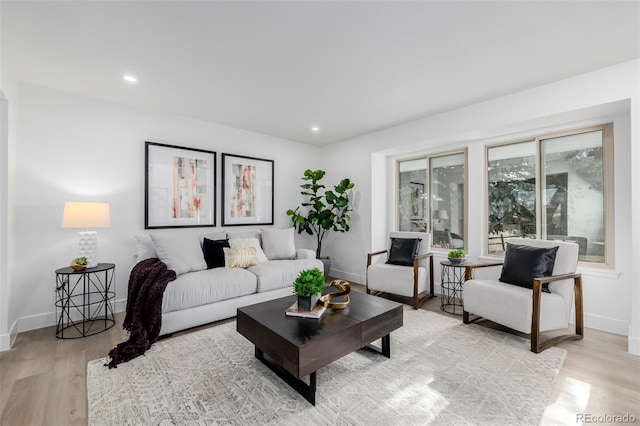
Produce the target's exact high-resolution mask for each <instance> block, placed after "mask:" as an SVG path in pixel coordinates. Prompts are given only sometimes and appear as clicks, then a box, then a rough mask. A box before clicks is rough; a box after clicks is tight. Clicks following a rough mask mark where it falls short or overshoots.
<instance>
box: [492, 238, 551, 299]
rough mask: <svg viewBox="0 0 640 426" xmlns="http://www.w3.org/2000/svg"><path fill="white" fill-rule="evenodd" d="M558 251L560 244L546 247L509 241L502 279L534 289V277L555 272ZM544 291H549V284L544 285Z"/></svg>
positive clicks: (546, 275) (504, 281)
mask: <svg viewBox="0 0 640 426" xmlns="http://www.w3.org/2000/svg"><path fill="white" fill-rule="evenodd" d="M557 252H558V246H556V247H549V248H545V247H532V246H526V245H519V244H511V243H507V251H506V253H505V254H504V264H503V265H502V273H501V274H500V281H502V282H503V283H507V284H513V285H517V286H520V287H526V288H531V289H533V280H534V278H540V277H549V276H551V275H552V274H553V265H554V264H555V262H556V253H557ZM542 291H545V292H547V293H549V288H548V284H543V285H542Z"/></svg>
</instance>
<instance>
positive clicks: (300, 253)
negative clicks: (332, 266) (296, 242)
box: [296, 248, 316, 259]
mask: <svg viewBox="0 0 640 426" xmlns="http://www.w3.org/2000/svg"><path fill="white" fill-rule="evenodd" d="M315 258H316V252H315V251H313V250H310V249H305V248H299V249H296V259H315Z"/></svg>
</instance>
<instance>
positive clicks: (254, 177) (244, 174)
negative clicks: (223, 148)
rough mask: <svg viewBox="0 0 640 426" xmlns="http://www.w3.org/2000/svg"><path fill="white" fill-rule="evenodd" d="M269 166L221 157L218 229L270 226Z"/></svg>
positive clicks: (265, 162) (238, 157)
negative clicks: (220, 200)
mask: <svg viewBox="0 0 640 426" xmlns="http://www.w3.org/2000/svg"><path fill="white" fill-rule="evenodd" d="M273 164H274V162H273V160H265V159H261V158H255V157H245V156H242V155H232V154H224V153H223V154H222V226H234V225H273Z"/></svg>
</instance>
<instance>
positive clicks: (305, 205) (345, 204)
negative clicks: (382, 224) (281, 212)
mask: <svg viewBox="0 0 640 426" xmlns="http://www.w3.org/2000/svg"><path fill="white" fill-rule="evenodd" d="M325 174H326V172H325V171H324V170H310V169H307V170H305V172H304V175H303V176H302V180H303V181H304V183H303V184H302V185H300V188H302V191H301V192H300V193H301V194H302V196H303V197H304V200H303V202H302V204H301V205H300V206H298V207H296V208H295V210H292V209H289V210H287V215H289V216H291V221H292V222H293V226H294V228H296V230H297V231H298V234H302V232H306V233H307V234H309V235H315V236H316V244H317V245H316V258H318V259H320V260H322V261H323V263H324V264H325V274H328V273H329V268H330V263H329V262H330V260H329V258H328V257H327V258H323V257H322V241H323V240H324V238H325V237H326V236H327V234H328V233H329V231H336V232H347V231H348V230H349V221H350V220H351V216H349V212H350V211H351V210H352V209H351V206H350V205H349V190H350V189H352V188H353V187H354V186H355V184H354V183H353V182H351V180H350V179H348V178H344V179H342V180H341V181H340V182H338V184H337V185H335V186H334V187H333V190H331V189H326V186H325V185H324V184H323V183H322V178H324V175H325Z"/></svg>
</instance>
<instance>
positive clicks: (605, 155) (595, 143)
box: [487, 124, 613, 266]
mask: <svg viewBox="0 0 640 426" xmlns="http://www.w3.org/2000/svg"><path fill="white" fill-rule="evenodd" d="M612 128H613V126H612V125H611V124H608V125H605V126H599V127H595V128H589V129H581V130H577V131H572V132H567V133H563V134H558V135H548V136H541V137H537V138H533V139H532V140H529V141H521V142H516V143H510V144H506V145H499V146H489V147H487V182H488V191H487V200H488V211H487V216H488V234H489V235H488V238H487V252H488V253H489V254H495V253H500V252H502V251H503V250H504V244H505V243H506V242H507V241H508V239H509V238H510V237H514V236H518V237H531V238H542V239H547V240H563V241H574V242H576V243H577V244H578V247H579V260H580V261H582V262H590V263H592V264H604V265H610V263H611V257H612V256H611V255H609V256H607V252H609V253H611V251H610V250H611V247H612V242H611V239H612V236H613V222H612V221H611V220H610V219H609V220H608V219H607V218H610V217H611V213H612V212H611V211H608V210H609V209H612V208H613V207H612V206H613V203H612V202H611V199H612V197H613V187H612V186H611V179H609V178H608V176H611V174H612V170H613V168H612V165H611V164H610V162H612V158H613V138H612ZM611 266H612V265H611Z"/></svg>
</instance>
